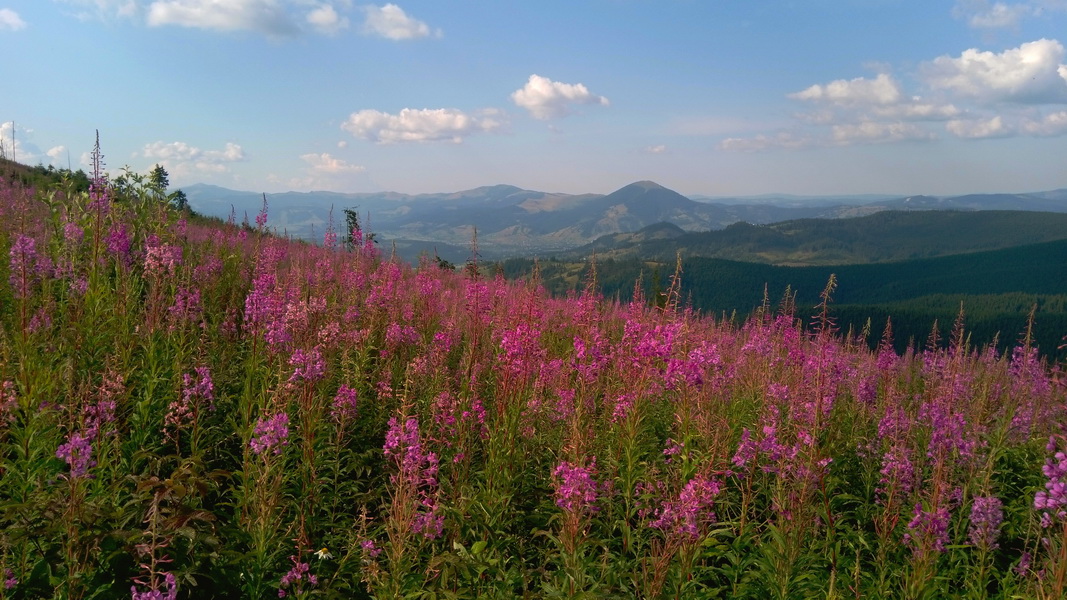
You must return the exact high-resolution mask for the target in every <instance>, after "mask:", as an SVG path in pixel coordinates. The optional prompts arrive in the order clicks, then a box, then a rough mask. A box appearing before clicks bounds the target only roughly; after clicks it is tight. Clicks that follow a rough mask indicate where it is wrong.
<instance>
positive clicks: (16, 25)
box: [0, 8, 26, 31]
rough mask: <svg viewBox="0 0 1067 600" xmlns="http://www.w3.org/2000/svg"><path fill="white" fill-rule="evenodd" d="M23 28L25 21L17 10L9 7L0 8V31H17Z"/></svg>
mask: <svg viewBox="0 0 1067 600" xmlns="http://www.w3.org/2000/svg"><path fill="white" fill-rule="evenodd" d="M25 28H26V21H23V20H22V18H21V17H19V14H18V13H17V12H15V11H13V10H11V9H10V8H0V31H3V30H5V29H6V30H8V31H18V30H19V29H25Z"/></svg>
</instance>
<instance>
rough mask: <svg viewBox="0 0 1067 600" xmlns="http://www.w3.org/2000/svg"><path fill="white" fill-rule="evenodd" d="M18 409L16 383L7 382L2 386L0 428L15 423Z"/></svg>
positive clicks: (0, 391) (0, 392) (0, 388)
mask: <svg viewBox="0 0 1067 600" xmlns="http://www.w3.org/2000/svg"><path fill="white" fill-rule="evenodd" d="M18 408H19V401H18V397H17V396H16V395H15V382H14V381H11V380H7V381H5V382H4V383H3V384H2V385H0V426H3V425H10V424H12V423H14V422H15V418H16V416H15V412H16V411H17V410H18Z"/></svg>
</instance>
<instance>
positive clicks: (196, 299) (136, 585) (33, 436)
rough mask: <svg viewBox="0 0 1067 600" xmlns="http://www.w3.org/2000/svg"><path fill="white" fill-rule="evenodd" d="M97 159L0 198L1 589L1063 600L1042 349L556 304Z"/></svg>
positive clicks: (1054, 425) (643, 305)
mask: <svg viewBox="0 0 1067 600" xmlns="http://www.w3.org/2000/svg"><path fill="white" fill-rule="evenodd" d="M96 158H97V162H96V165H97V166H96V169H95V170H94V172H93V174H92V177H91V184H90V188H89V191H87V192H83V191H78V189H77V188H76V186H74V185H73V183H72V182H70V181H63V180H57V181H54V182H52V183H50V184H39V185H37V186H36V187H27V186H23V185H21V184H18V183H16V182H13V181H11V180H5V181H4V182H2V183H0V186H2V187H0V247H2V248H3V249H4V250H5V252H6V257H7V260H4V261H0V275H2V277H0V282H2V283H0V324H2V332H0V476H2V478H0V575H2V576H3V583H2V584H0V599H9V598H65V599H71V600H78V599H90V598H129V597H132V598H134V599H175V598H268V597H270V598H275V597H283V598H289V597H292V598H320V597H321V598H716V597H718V598H754V599H755V598H781V599H785V598H906V599H919V598H1048V599H1058V598H1063V597H1065V594H1067V454H1065V453H1067V410H1065V408H1067V402H1065V401H1067V380H1065V378H1064V374H1063V372H1062V365H1060V364H1049V363H1048V361H1047V360H1046V359H1043V358H1042V357H1041V356H1042V355H1041V354H1040V353H1039V352H1038V350H1039V349H1038V348H1037V347H1036V346H1035V344H1034V343H1033V338H1032V336H1030V335H1029V334H1028V330H1025V329H1024V330H1023V331H1019V332H1017V333H1018V340H1019V341H1018V344H1017V345H1016V346H1015V347H1014V348H1013V349H1012V350H1011V351H1008V352H999V351H997V350H996V348H995V347H972V346H971V345H970V343H969V341H968V335H967V323H966V320H965V319H964V318H961V319H958V320H957V322H956V323H955V324H954V325H952V327H951V328H946V329H945V331H944V332H938V333H936V334H935V335H933V336H932V337H933V338H934V339H932V340H931V343H930V344H928V346H927V347H926V349H925V350H919V351H915V350H909V351H908V352H907V353H905V354H904V355H899V354H897V353H896V352H894V350H893V334H892V324H891V321H890V322H888V323H886V324H885V326H884V328H883V327H882V326H881V325H879V327H878V328H877V331H874V332H855V331H853V332H852V333H851V334H846V333H844V332H842V331H838V329H837V327H836V326H835V320H834V307H833V291H834V287H835V285H834V281H833V279H832V278H831V280H830V281H829V282H828V283H827V285H826V289H825V290H824V291H823V294H822V296H821V299H820V302H819V304H818V305H817V306H811V305H802V306H798V305H796V303H795V302H792V301H791V299H790V298H789V297H788V296H787V297H786V298H784V300H783V301H782V302H781V303H779V304H778V305H772V304H771V303H765V305H764V307H763V308H762V309H761V310H759V311H757V312H756V313H755V314H754V315H753V316H752V317H750V318H748V319H747V320H745V321H744V322H743V323H735V322H731V321H723V320H717V319H715V318H712V317H709V316H702V315H699V314H696V313H694V312H693V311H691V310H688V309H687V308H686V307H685V305H684V302H683V300H684V298H683V297H682V296H681V294H679V286H680V282H679V281H678V280H677V278H676V279H675V280H674V281H673V282H672V283H671V285H670V286H669V287H668V288H667V289H665V290H664V291H663V292H662V293H661V294H662V295H661V296H660V297H657V298H646V297H645V292H644V291H643V290H641V289H640V287H639V286H635V291H634V294H633V296H634V298H633V301H631V302H628V303H620V302H618V301H615V300H608V299H604V298H602V297H600V296H599V295H598V294H597V292H596V289H597V288H596V285H595V283H596V274H595V272H594V273H591V274H590V275H589V276H588V279H589V283H590V284H589V285H588V286H587V287H586V290H585V291H584V292H581V293H573V294H570V295H568V296H567V297H552V296H550V295H549V294H547V293H546V292H545V291H544V290H543V289H542V287H541V286H540V284H539V282H538V280H537V278H536V276H535V277H534V278H533V279H532V280H531V281H529V282H525V283H524V282H507V281H505V280H504V279H503V278H502V276H499V275H496V276H494V275H493V274H490V273H486V272H485V270H483V269H479V268H478V265H477V263H476V262H473V261H472V263H471V264H469V265H467V266H466V267H465V268H464V267H461V268H460V269H458V270H452V269H448V268H445V267H446V266H445V265H442V264H440V263H439V262H437V261H434V260H430V259H427V260H424V261H422V262H421V263H420V264H419V265H417V266H414V267H413V266H411V265H408V264H406V263H403V262H401V261H399V260H394V259H392V258H390V256H389V252H388V250H384V251H383V249H381V248H379V247H378V246H377V245H376V244H375V242H374V240H373V238H372V236H370V235H368V234H367V232H363V231H360V230H358V229H356V230H354V231H350V232H344V231H342V232H337V231H336V229H334V228H331V229H330V230H329V231H327V232H326V234H325V236H324V239H323V241H322V243H321V245H314V244H308V243H304V242H300V241H293V240H289V239H286V238H285V237H283V236H280V235H278V234H277V233H276V232H271V231H269V229H268V228H267V227H266V223H267V216H268V214H269V206H267V204H266V202H264V206H263V210H262V212H261V213H260V214H259V215H257V216H255V218H254V220H252V221H249V220H247V218H246V219H241V218H240V216H238V215H235V216H234V217H233V218H231V219H230V221H229V222H222V221H212V220H207V219H203V218H199V217H197V216H196V215H193V214H191V213H189V212H188V211H181V210H176V209H175V208H173V207H171V206H170V205H169V204H168V203H167V201H166V196H165V194H164V193H163V190H161V189H159V188H158V186H153V185H152V184H151V182H150V181H149V180H148V179H147V178H145V177H143V176H139V175H136V174H131V173H127V174H126V175H125V176H124V178H123V179H122V182H121V185H118V184H116V183H115V182H110V183H109V182H108V181H107V179H106V178H105V177H104V176H103V175H102V174H101V172H100V163H99V152H97V154H96ZM658 294H659V293H658ZM1064 333H1067V332H1064ZM939 335H940V336H942V337H944V338H945V339H946V340H947V341H948V343H947V344H941V343H938V342H939V341H940V340H938V339H936V338H937V337H938V336H939ZM870 336H875V337H880V339H881V342H880V343H878V344H875V349H874V350H871V349H870V346H869V345H868V342H869V339H868V338H869V337H870Z"/></svg>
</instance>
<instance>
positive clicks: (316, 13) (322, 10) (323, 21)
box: [307, 4, 348, 35]
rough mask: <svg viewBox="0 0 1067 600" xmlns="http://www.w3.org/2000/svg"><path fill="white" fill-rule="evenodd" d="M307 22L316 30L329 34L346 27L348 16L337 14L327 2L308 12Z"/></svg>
mask: <svg viewBox="0 0 1067 600" xmlns="http://www.w3.org/2000/svg"><path fill="white" fill-rule="evenodd" d="M307 22H308V24H310V25H311V26H312V27H314V28H315V29H316V30H318V31H320V32H322V33H325V34H329V35H333V34H335V33H337V32H338V31H341V30H342V29H348V17H342V16H341V15H339V14H338V13H337V9H335V8H334V7H333V6H331V5H329V4H320V5H318V6H316V7H315V8H314V9H312V10H311V11H310V12H308V14H307Z"/></svg>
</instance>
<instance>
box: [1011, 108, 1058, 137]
mask: <svg viewBox="0 0 1067 600" xmlns="http://www.w3.org/2000/svg"><path fill="white" fill-rule="evenodd" d="M1021 129H1022V131H1024V132H1026V133H1028V134H1030V135H1034V136H1041V137H1046V136H1057V135H1067V110H1063V111H1059V112H1054V113H1051V114H1048V115H1045V116H1044V117H1041V118H1040V119H1027V120H1026V121H1024V122H1023V124H1022V127H1021Z"/></svg>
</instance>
